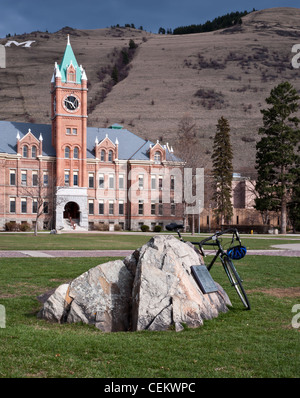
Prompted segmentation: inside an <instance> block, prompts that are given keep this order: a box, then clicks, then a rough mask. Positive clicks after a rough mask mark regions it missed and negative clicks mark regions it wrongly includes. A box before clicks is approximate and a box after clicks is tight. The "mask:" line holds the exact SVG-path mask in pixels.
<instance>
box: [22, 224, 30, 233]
mask: <svg viewBox="0 0 300 398" xmlns="http://www.w3.org/2000/svg"><path fill="white" fill-rule="evenodd" d="M19 230H20V231H22V232H27V231H30V230H31V227H30V225H29V224H28V222H24V223H21V224H20V226H19Z"/></svg>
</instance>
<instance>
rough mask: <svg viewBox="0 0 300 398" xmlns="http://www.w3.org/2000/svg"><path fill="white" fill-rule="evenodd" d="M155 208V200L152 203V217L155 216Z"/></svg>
mask: <svg viewBox="0 0 300 398" xmlns="http://www.w3.org/2000/svg"><path fill="white" fill-rule="evenodd" d="M155 207H156V205H155V200H152V201H151V215H152V216H155Z"/></svg>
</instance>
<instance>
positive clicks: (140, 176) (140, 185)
mask: <svg viewBox="0 0 300 398" xmlns="http://www.w3.org/2000/svg"><path fill="white" fill-rule="evenodd" d="M139 189H144V176H143V174H140V175H139Z"/></svg>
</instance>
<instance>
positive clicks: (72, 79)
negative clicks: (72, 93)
mask: <svg viewBox="0 0 300 398" xmlns="http://www.w3.org/2000/svg"><path fill="white" fill-rule="evenodd" d="M67 79H68V82H70V83H75V82H76V72H75V70H73V69H71V70H68V78H67Z"/></svg>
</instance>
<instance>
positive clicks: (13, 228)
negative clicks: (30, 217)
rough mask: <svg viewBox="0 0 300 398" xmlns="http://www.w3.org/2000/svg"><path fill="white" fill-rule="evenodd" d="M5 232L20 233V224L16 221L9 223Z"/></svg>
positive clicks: (6, 224)
mask: <svg viewBox="0 0 300 398" xmlns="http://www.w3.org/2000/svg"><path fill="white" fill-rule="evenodd" d="M5 230H6V231H10V232H11V231H18V230H19V224H17V223H16V222H14V221H9V222H7V223H5Z"/></svg>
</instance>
